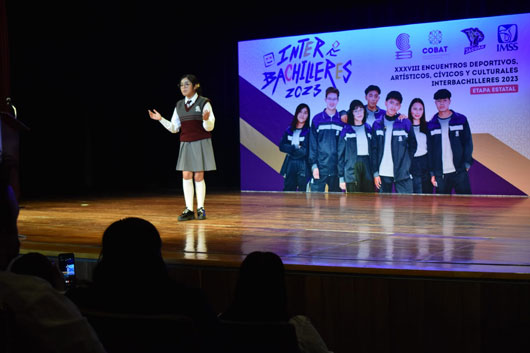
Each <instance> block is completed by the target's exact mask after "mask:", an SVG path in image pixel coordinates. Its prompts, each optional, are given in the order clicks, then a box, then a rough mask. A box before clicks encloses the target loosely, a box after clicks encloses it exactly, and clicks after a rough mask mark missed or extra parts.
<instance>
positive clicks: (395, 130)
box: [372, 113, 418, 181]
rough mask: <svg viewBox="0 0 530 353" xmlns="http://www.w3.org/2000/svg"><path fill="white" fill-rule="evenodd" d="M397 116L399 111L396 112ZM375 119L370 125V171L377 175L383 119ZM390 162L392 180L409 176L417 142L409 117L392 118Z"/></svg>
mask: <svg viewBox="0 0 530 353" xmlns="http://www.w3.org/2000/svg"><path fill="white" fill-rule="evenodd" d="M397 115H398V116H399V113H398V114H397ZM384 119H386V118H383V119H379V120H376V121H375V122H374V125H373V126H372V172H373V174H374V177H376V176H379V166H380V165H381V161H382V160H383V152H384V151H385V132H386V128H385V121H384ZM391 141H392V162H393V164H394V180H395V181H401V180H405V179H408V178H410V165H411V163H412V159H413V158H414V153H416V148H417V147H418V143H417V141H416V136H415V135H414V129H413V128H412V123H411V122H410V120H409V119H402V120H400V119H398V118H396V120H394V124H393V127H392V140H391Z"/></svg>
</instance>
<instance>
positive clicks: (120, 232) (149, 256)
mask: <svg viewBox="0 0 530 353" xmlns="http://www.w3.org/2000/svg"><path fill="white" fill-rule="evenodd" d="M161 250H162V240H161V239H160V234H159V233H158V230H157V229H156V227H155V226H154V225H153V224H151V223H150V222H149V221H147V220H145V219H142V218H136V217H128V218H124V219H120V220H118V221H116V222H114V223H112V224H111V225H110V226H109V227H108V228H107V229H106V230H105V232H104V233H103V238H102V241H101V254H100V257H99V261H98V263H97V265H96V268H95V269H94V275H93V280H94V282H95V283H96V282H98V281H99V282H100V283H104V284H107V285H119V283H114V282H120V281H121V282H124V281H137V282H141V281H147V282H151V281H154V282H156V281H160V280H165V279H167V276H168V273H167V268H166V266H165V263H164V260H163V258H162V252H161ZM117 279H118V280H120V281H117Z"/></svg>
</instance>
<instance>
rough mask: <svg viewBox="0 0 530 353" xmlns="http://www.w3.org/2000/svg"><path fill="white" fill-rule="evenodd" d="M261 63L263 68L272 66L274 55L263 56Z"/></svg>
mask: <svg viewBox="0 0 530 353" xmlns="http://www.w3.org/2000/svg"><path fill="white" fill-rule="evenodd" d="M263 63H264V64H265V67H269V66H271V65H272V64H274V53H268V54H265V55H263Z"/></svg>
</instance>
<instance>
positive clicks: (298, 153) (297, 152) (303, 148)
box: [280, 103, 310, 191]
mask: <svg viewBox="0 0 530 353" xmlns="http://www.w3.org/2000/svg"><path fill="white" fill-rule="evenodd" d="M309 116H310V110H309V106H308V105H307V104H305V103H302V104H299V105H298V107H296V110H295V113H294V116H293V120H292V121H291V124H290V125H289V127H288V128H287V129H286V130H285V132H284V133H283V137H282V140H281V142H280V151H282V152H284V153H286V154H287V155H286V156H285V160H284V161H283V164H282V168H281V170H280V174H281V175H282V176H283V177H284V187H283V191H306V186H307V182H308V178H309V165H308V162H307V154H308V151H309V149H308V146H309Z"/></svg>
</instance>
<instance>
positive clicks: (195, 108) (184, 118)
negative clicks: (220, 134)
mask: <svg viewBox="0 0 530 353" xmlns="http://www.w3.org/2000/svg"><path fill="white" fill-rule="evenodd" d="M209 101H210V100H209V99H208V98H205V97H201V96H199V97H197V99H196V100H195V103H193V104H192V106H191V107H189V108H187V107H186V103H185V100H184V99H182V100H180V101H178V102H177V107H176V109H177V114H178V116H179V118H180V123H181V127H180V141H182V142H191V141H198V140H204V139H207V138H211V137H212V134H211V133H210V132H209V131H206V130H204V127H203V126H202V122H203V119H202V110H203V108H204V106H205V105H206V103H208V102H209Z"/></svg>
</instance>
